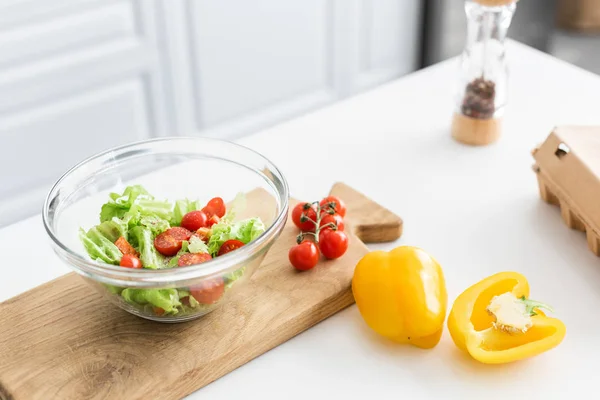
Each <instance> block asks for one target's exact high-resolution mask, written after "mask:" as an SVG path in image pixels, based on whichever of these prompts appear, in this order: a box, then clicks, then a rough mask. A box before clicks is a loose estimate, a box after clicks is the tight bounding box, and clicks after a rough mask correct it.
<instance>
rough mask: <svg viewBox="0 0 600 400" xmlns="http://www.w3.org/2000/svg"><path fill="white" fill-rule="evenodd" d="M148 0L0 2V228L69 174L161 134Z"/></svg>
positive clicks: (163, 122)
mask: <svg viewBox="0 0 600 400" xmlns="http://www.w3.org/2000/svg"><path fill="white" fill-rule="evenodd" d="M155 17H156V16H155V8H154V3H153V2H142V1H133V0H123V1H111V0H95V1H94V0H52V1H48V0H32V1H12V0H4V1H2V0H0V143H1V144H2V145H1V146H0V175H1V176H2V179H1V181H2V184H1V185H0V225H2V224H6V223H10V222H12V221H16V220H18V219H21V218H22V217H23V216H25V215H29V214H32V213H33V212H39V210H41V205H42V202H43V198H44V195H45V194H46V192H47V191H48V189H49V186H50V185H51V183H52V182H53V181H55V180H56V179H57V178H58V177H59V176H60V175H61V174H62V173H63V172H65V170H66V169H67V168H69V167H70V166H71V165H74V164H75V163H77V162H78V161H80V160H82V159H84V158H86V157H88V156H90V155H92V154H94V153H97V152H99V151H101V150H103V149H107V148H110V147H113V146H115V145H118V144H122V143H125V142H129V141H134V140H140V139H145V138H148V137H150V136H156V135H162V134H164V133H165V132H166V126H167V122H168V119H167V118H166V115H165V107H164V106H163V104H162V102H163V101H164V100H163V96H162V92H163V87H162V83H161V79H159V78H160V72H161V71H160V63H159V52H158V49H157V45H156V43H157V40H156V30H155V26H156V24H155Z"/></svg>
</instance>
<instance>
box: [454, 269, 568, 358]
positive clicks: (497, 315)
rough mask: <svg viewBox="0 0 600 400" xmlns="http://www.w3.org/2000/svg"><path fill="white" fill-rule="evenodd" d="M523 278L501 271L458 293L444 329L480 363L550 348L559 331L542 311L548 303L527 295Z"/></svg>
mask: <svg viewBox="0 0 600 400" xmlns="http://www.w3.org/2000/svg"><path fill="white" fill-rule="evenodd" d="M528 297H529V284H528V282H527V279H526V278H525V277H524V276H523V275H521V274H519V273H516V272H501V273H498V274H495V275H492V276H490V277H488V278H486V279H484V280H482V281H481V282H479V283H476V284H475V285H473V286H471V287H470V288H468V289H467V290H465V291H464V292H463V293H462V294H461V295H459V296H458V298H457V299H456V301H455V302H454V305H453V306H452V310H451V311H450V316H449V317H448V329H449V330H450V335H451V336H452V340H454V343H455V344H456V346H458V347H459V348H460V349H462V350H464V351H466V352H468V353H469V354H470V355H471V356H472V357H473V358H474V359H476V360H478V361H480V362H482V363H485V364H502V363H508V362H513V361H517V360H522V359H524V358H528V357H532V356H535V355H537V354H540V353H543V352H545V351H547V350H550V349H552V348H554V347H556V346H558V345H559V344H560V342H561V341H562V340H563V338H564V337H565V333H566V328H565V325H564V324H563V323H562V322H561V321H560V320H558V319H556V318H549V317H546V316H545V314H544V313H543V312H542V311H541V310H540V309H541V308H546V309H549V310H551V309H550V307H549V306H547V305H545V304H543V303H539V302H537V301H534V300H530V299H529V298H528Z"/></svg>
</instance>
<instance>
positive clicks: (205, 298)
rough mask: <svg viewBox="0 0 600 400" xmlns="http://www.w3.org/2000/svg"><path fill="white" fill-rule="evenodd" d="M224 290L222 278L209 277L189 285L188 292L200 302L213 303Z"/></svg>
mask: <svg viewBox="0 0 600 400" xmlns="http://www.w3.org/2000/svg"><path fill="white" fill-rule="evenodd" d="M224 291H225V281H223V278H217V279H211V280H208V281H204V282H202V283H200V284H198V285H195V286H191V287H190V294H191V295H192V296H194V298H195V299H196V300H197V301H198V303H201V304H214V303H216V302H217V300H219V299H220V298H221V296H222V295H223V292H224Z"/></svg>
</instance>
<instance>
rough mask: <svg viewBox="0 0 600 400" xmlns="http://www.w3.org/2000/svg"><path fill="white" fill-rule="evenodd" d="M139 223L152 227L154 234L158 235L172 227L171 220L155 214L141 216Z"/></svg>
mask: <svg viewBox="0 0 600 400" xmlns="http://www.w3.org/2000/svg"><path fill="white" fill-rule="evenodd" d="M139 224H140V225H142V226H144V227H146V228H148V229H150V231H151V232H152V234H153V235H155V236H156V235H158V234H160V233H162V232H164V231H166V230H167V229H169V228H170V227H171V225H170V224H169V221H167V220H166V219H162V218H160V217H158V216H155V215H145V216H143V217H141V218H140V220H139Z"/></svg>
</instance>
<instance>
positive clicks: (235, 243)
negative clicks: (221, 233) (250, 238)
mask: <svg viewBox="0 0 600 400" xmlns="http://www.w3.org/2000/svg"><path fill="white" fill-rule="evenodd" d="M243 245H244V242H242V241H240V240H235V239H230V240H227V241H225V242H224V243H223V244H222V245H221V248H219V252H218V253H217V256H222V255H223V254H227V253H229V252H230V251H234V250H236V249H239V248H240V247H242V246H243Z"/></svg>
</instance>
